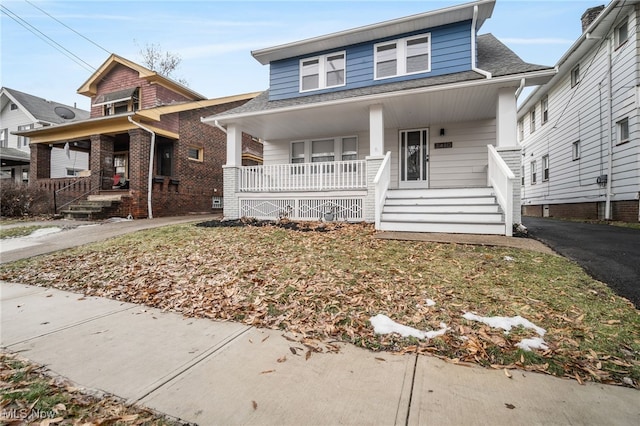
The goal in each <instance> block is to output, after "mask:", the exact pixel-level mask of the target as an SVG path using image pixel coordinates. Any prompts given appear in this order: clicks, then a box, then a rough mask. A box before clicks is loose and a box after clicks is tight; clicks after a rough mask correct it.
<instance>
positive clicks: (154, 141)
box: [127, 115, 156, 219]
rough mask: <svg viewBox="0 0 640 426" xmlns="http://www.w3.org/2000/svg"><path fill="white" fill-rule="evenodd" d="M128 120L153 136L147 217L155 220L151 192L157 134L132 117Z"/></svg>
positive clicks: (150, 151)
mask: <svg viewBox="0 0 640 426" xmlns="http://www.w3.org/2000/svg"><path fill="white" fill-rule="evenodd" d="M127 119H128V120H129V122H131V124H133V125H134V126H137V127H139V128H141V129H142V130H144V131H146V132H149V133H150V134H151V147H150V148H149V180H148V182H147V216H148V217H149V219H153V209H152V208H151V191H152V189H153V157H154V156H155V150H156V134H155V132H153V131H152V130H150V129H147V128H146V127H144V126H143V125H142V124H140V123H138V122H136V121H133V120H132V119H131V116H130V115H129V116H128V117H127Z"/></svg>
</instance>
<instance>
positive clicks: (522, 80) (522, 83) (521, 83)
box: [516, 78, 525, 99]
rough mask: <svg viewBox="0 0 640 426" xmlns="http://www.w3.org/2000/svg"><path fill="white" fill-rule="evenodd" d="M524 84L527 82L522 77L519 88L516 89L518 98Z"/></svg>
mask: <svg viewBox="0 0 640 426" xmlns="http://www.w3.org/2000/svg"><path fill="white" fill-rule="evenodd" d="M524 84H525V79H524V78H521V79H520V86H518V89H516V99H518V97H520V94H521V93H522V90H523V89H524Z"/></svg>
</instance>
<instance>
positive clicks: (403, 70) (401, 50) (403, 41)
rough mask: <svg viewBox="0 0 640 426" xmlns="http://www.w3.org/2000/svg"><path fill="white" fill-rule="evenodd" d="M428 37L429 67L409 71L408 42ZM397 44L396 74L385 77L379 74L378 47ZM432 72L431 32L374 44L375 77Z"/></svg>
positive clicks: (380, 78) (388, 76) (375, 78)
mask: <svg viewBox="0 0 640 426" xmlns="http://www.w3.org/2000/svg"><path fill="white" fill-rule="evenodd" d="M425 37H426V38H427V53H426V54H427V69H424V70H419V71H413V72H407V59H408V58H409V56H407V55H408V48H407V44H408V42H410V41H412V40H417V39H420V38H425ZM394 43H395V45H396V73H395V74H394V75H387V76H383V77H379V76H378V48H379V47H383V46H387V45H390V44H394ZM427 72H431V33H423V34H418V35H415V36H411V37H404V38H399V39H395V40H388V41H384V42H380V43H376V44H374V45H373V79H374V80H384V79H387V78H394V77H401V76H405V75H414V74H423V73H427Z"/></svg>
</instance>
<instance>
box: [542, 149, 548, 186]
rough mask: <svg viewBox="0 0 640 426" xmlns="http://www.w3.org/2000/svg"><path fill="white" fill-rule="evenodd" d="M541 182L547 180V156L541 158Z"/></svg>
mask: <svg viewBox="0 0 640 426" xmlns="http://www.w3.org/2000/svg"><path fill="white" fill-rule="evenodd" d="M542 180H543V181H544V182H546V181H548V180H549V155H543V156H542Z"/></svg>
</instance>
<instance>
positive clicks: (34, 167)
mask: <svg viewBox="0 0 640 426" xmlns="http://www.w3.org/2000/svg"><path fill="white" fill-rule="evenodd" d="M30 149H31V154H30V155H31V159H30V169H29V183H30V184H31V185H36V184H37V180H38V179H49V178H51V148H49V145H48V144H46V143H32V144H31V145H30Z"/></svg>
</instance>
